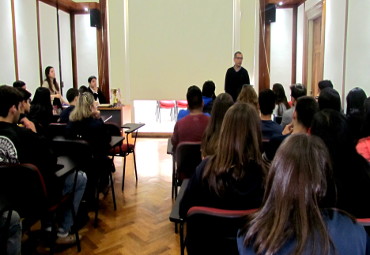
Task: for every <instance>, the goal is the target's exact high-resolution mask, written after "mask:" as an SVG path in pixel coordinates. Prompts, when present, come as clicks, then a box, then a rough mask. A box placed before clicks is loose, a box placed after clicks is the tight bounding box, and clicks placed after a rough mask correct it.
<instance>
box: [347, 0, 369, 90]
mask: <svg viewBox="0 0 370 255" xmlns="http://www.w3.org/2000/svg"><path fill="white" fill-rule="evenodd" d="M369 10H370V1H348V32H347V48H346V50H347V53H346V77H345V95H347V93H348V91H350V90H351V89H352V88H354V87H360V88H362V89H364V90H365V92H366V94H367V95H368V96H370V79H369V66H370V51H369V46H370V31H369V25H368V24H369V23H370V16H369Z"/></svg>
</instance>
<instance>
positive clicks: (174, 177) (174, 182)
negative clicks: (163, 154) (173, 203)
mask: <svg viewBox="0 0 370 255" xmlns="http://www.w3.org/2000/svg"><path fill="white" fill-rule="evenodd" d="M175 174H176V173H175V157H174V156H173V155H172V191H171V198H174V196H175V187H176V176H175Z"/></svg>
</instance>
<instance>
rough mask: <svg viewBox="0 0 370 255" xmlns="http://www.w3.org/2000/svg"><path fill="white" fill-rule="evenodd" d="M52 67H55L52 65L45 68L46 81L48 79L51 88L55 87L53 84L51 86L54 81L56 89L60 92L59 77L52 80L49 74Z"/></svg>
mask: <svg viewBox="0 0 370 255" xmlns="http://www.w3.org/2000/svg"><path fill="white" fill-rule="evenodd" d="M52 68H54V67H52V66H47V67H46V68H45V77H46V78H45V81H47V82H48V84H49V89H50V90H51V89H52V88H53V86H51V83H53V84H54V87H55V89H56V91H57V92H59V91H60V89H59V84H58V82H57V79H55V78H54V79H53V80H50V78H49V74H50V70H51V69H52ZM56 91H52V92H53V93H55V92H56Z"/></svg>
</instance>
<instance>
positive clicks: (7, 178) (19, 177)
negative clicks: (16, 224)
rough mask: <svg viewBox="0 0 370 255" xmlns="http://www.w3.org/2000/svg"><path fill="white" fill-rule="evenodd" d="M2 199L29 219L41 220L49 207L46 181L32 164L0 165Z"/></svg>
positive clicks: (0, 195)
mask: <svg viewBox="0 0 370 255" xmlns="http://www.w3.org/2000/svg"><path fill="white" fill-rule="evenodd" d="M0 197H1V198H2V201H6V202H7V207H8V208H10V209H12V210H15V211H17V212H18V213H19V215H20V216H21V217H22V218H27V219H39V217H40V215H41V214H42V213H43V212H45V210H46V208H47V206H48V204H47V192H46V186H45V183H44V179H43V177H42V175H41V173H40V172H39V170H38V169H37V167H36V166H34V165H32V164H0Z"/></svg>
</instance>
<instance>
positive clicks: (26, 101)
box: [17, 88, 36, 132]
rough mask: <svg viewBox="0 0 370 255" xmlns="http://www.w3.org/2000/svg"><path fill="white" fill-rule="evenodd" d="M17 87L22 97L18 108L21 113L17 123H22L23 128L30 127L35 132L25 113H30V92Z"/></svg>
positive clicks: (34, 127)
mask: <svg viewBox="0 0 370 255" xmlns="http://www.w3.org/2000/svg"><path fill="white" fill-rule="evenodd" d="M17 89H18V91H19V93H20V95H21V97H22V102H21V105H20V109H19V111H20V113H21V114H20V117H19V121H18V124H21V125H23V126H24V127H25V128H28V129H31V130H32V131H33V132H36V126H35V124H34V123H33V122H32V121H30V120H29V119H28V118H27V115H28V114H29V113H30V109H31V104H30V102H31V93H30V92H28V91H27V90H25V89H22V88H17Z"/></svg>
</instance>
